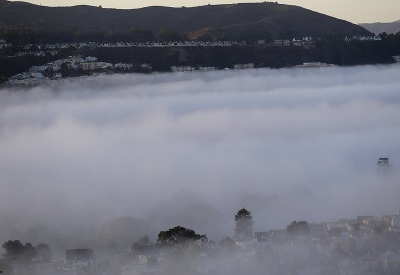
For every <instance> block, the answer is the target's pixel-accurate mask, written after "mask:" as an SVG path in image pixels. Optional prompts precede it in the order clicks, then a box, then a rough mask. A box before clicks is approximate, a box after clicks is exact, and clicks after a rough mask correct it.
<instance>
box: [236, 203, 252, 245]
mask: <svg viewBox="0 0 400 275" xmlns="http://www.w3.org/2000/svg"><path fill="white" fill-rule="evenodd" d="M235 222H236V225H235V237H234V239H235V240H236V241H238V242H243V241H249V240H251V239H253V238H254V235H253V232H254V230H253V217H252V215H251V212H250V211H248V210H246V209H245V208H242V209H240V210H239V211H238V212H237V214H236V215H235Z"/></svg>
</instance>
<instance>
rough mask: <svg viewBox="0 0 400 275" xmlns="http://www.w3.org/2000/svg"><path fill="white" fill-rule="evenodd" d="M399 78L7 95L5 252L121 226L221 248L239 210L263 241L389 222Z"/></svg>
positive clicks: (2, 161)
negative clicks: (35, 233) (14, 243)
mask: <svg viewBox="0 0 400 275" xmlns="http://www.w3.org/2000/svg"><path fill="white" fill-rule="evenodd" d="M399 73H400V66H398V65H392V66H377V67H373V66H363V67H351V68H339V67H338V68H320V69H281V70H270V69H259V70H245V71H219V72H212V73H181V74H180V73H177V74H151V75H142V74H131V75H112V76H99V77H95V78H90V79H89V80H82V79H73V80H65V81H64V82H62V83H59V82H58V83H57V84H54V85H50V86H46V87H36V88H32V89H28V90H11V91H8V90H4V89H3V90H0V152H1V154H0V189H1V192H0V241H5V240H7V239H20V240H21V241H31V242H33V243H34V240H29V239H28V240H27V239H24V237H23V236H24V232H25V231H26V230H28V229H29V228H33V227H37V226H40V225H46V226H47V227H48V229H49V230H50V231H54V232H64V233H66V231H68V229H69V228H76V227H79V226H80V227H87V228H91V230H93V232H92V231H91V235H95V234H94V232H95V229H93V228H98V226H99V225H100V224H102V223H103V222H104V221H107V220H109V219H113V218H117V217H122V216H130V217H133V218H138V219H143V220H145V221H147V222H148V224H150V226H151V228H152V230H153V232H159V231H161V230H166V229H168V228H172V227H173V226H177V225H181V226H185V227H188V228H192V229H194V230H195V231H196V232H198V233H201V234H207V235H208V237H209V238H211V239H216V236H217V234H219V236H224V235H230V236H232V235H233V228H234V215H235V213H236V212H237V211H238V210H239V209H240V208H242V207H246V208H247V209H248V210H250V211H251V212H252V213H253V217H254V221H255V230H256V231H266V230H270V229H279V228H285V227H286V225H287V224H289V223H290V222H291V221H294V220H297V221H298V220H306V221H308V222H322V221H337V220H338V219H339V218H354V217H355V216H356V215H380V214H381V213H385V214H395V213H397V211H399V210H400V202H399V199H398V195H399V194H400V185H399V184H398V183H399V180H400V175H399V168H400V147H399V140H400V124H399V123H398V118H399V117H400V94H399V91H400V78H399V77H398V75H399ZM380 157H388V158H389V160H390V163H391V165H392V168H391V169H389V171H387V172H385V173H383V172H381V171H380V170H379V169H378V167H377V161H378V159H379V158H380ZM60 234H61V233H60ZM66 234H67V233H66ZM42 241H46V240H42ZM49 245H50V244H49Z"/></svg>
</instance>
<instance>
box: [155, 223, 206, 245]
mask: <svg viewBox="0 0 400 275" xmlns="http://www.w3.org/2000/svg"><path fill="white" fill-rule="evenodd" d="M205 241H207V237H206V235H199V234H196V232H194V230H192V229H187V228H184V227H182V226H176V227H174V228H171V229H169V230H167V231H161V232H160V233H159V234H158V238H157V245H158V246H159V247H160V248H167V249H171V250H175V251H176V250H181V249H183V248H187V247H189V246H192V245H198V244H201V243H203V242H205Z"/></svg>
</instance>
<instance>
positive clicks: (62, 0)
mask: <svg viewBox="0 0 400 275" xmlns="http://www.w3.org/2000/svg"><path fill="white" fill-rule="evenodd" d="M26 2H31V3H34V4H42V5H45V6H72V5H81V4H86V5H92V6H99V5H102V6H103V7H104V8H106V7H107V8H122V9H132V8H140V7H147V6H170V7H181V6H187V7H189V6H202V5H207V4H231V3H245V2H248V3H252V2H255V1H246V0H242V1H239V2H233V1H231V0H217V1H215V0H190V1H188V0H184V1H177V0H135V1H126V0H113V1H110V0H29V1H26ZM278 2H279V3H280V4H288V5H297V6H301V7H304V8H307V9H311V10H314V11H317V12H320V13H323V14H326V15H330V16H333V17H336V18H339V19H343V20H346V21H349V22H352V23H355V24H358V23H374V22H385V23H388V22H394V21H397V20H400V15H399V12H398V11H399V10H400V1H398V0H380V1H377V0H334V1H333V0H281V1H278Z"/></svg>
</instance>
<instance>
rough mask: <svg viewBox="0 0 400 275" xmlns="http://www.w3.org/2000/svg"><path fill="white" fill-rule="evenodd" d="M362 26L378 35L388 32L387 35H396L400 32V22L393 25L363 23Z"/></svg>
mask: <svg viewBox="0 0 400 275" xmlns="http://www.w3.org/2000/svg"><path fill="white" fill-rule="evenodd" d="M360 26H361V27H363V28H365V29H367V30H368V31H370V32H372V33H375V34H376V35H378V34H380V33H383V32H386V33H387V34H391V33H394V34H396V33H398V32H400V20H398V21H395V22H392V23H380V22H378V23H362V24H360Z"/></svg>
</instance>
